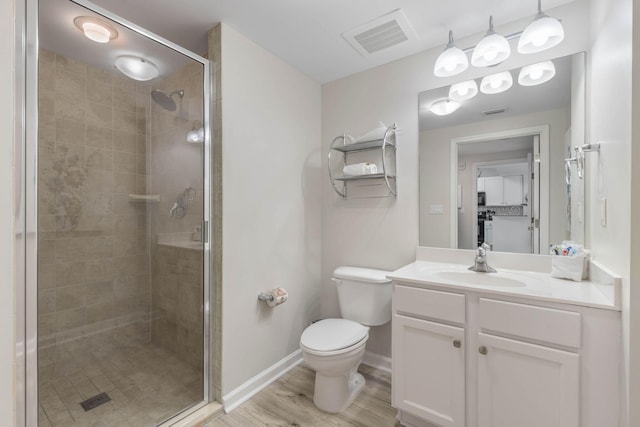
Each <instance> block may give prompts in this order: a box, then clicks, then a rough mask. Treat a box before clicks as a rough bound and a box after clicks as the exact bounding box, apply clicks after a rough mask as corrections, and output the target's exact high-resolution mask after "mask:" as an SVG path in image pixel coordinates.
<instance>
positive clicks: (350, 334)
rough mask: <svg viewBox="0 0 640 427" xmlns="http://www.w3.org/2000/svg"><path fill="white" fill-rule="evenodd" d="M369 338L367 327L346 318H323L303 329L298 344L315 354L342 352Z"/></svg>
mask: <svg viewBox="0 0 640 427" xmlns="http://www.w3.org/2000/svg"><path fill="white" fill-rule="evenodd" d="M368 338H369V328H368V327H366V326H363V325H361V324H360V323H358V322H354V321H352V320H348V319H325V320H321V321H319V322H316V323H314V324H312V325H311V326H309V327H308V328H307V329H305V330H304V332H303V333H302V336H301V337H300V346H301V347H302V348H303V349H305V350H306V351H308V352H310V353H313V354H316V355H331V354H339V353H344V352H347V351H349V350H351V349H352V348H353V347H354V346H357V345H358V344H363V343H365V342H366V341H367V339H368Z"/></svg>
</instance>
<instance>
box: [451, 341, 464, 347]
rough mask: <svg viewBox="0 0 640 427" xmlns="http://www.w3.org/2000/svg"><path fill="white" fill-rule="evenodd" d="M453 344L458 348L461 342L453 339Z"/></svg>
mask: <svg viewBox="0 0 640 427" xmlns="http://www.w3.org/2000/svg"><path fill="white" fill-rule="evenodd" d="M453 346H454V347H455V348H460V347H462V342H461V341H460V340H453Z"/></svg>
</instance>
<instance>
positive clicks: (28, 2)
mask: <svg viewBox="0 0 640 427" xmlns="http://www.w3.org/2000/svg"><path fill="white" fill-rule="evenodd" d="M69 1H71V2H73V3H75V4H77V5H79V6H82V7H85V8H87V9H88V10H90V11H92V12H94V13H96V14H98V15H102V16H104V17H105V18H107V19H110V20H112V21H114V22H117V23H118V24H120V25H122V26H124V27H126V28H128V29H130V30H132V31H134V32H135V33H138V34H140V35H141V36H143V37H146V38H148V39H150V40H153V41H155V42H157V43H159V44H161V45H163V46H165V47H167V48H169V49H172V50H174V51H176V52H178V53H180V54H182V55H184V56H186V57H188V58H190V59H192V60H194V61H196V62H199V63H201V64H202V65H203V86H202V90H203V95H204V96H203V102H204V105H203V111H204V117H203V126H204V129H205V132H204V135H205V139H204V145H203V155H204V159H203V167H204V174H203V179H204V182H203V185H204V195H203V204H204V206H203V220H204V224H203V225H204V226H205V227H203V232H204V233H205V235H204V237H205V241H204V242H203V246H204V251H203V257H204V258H203V280H204V286H203V293H204V295H203V298H204V307H203V350H204V351H203V372H202V375H203V376H202V383H203V401H202V402H200V403H197V404H195V405H193V406H191V407H189V408H187V409H185V410H183V411H182V412H180V413H178V414H176V415H175V416H174V417H173V418H171V419H170V420H168V421H166V422H165V423H163V424H161V425H162V426H165V425H171V424H172V423H174V422H176V421H179V420H180V419H181V418H184V417H187V416H189V415H191V414H192V413H194V412H196V411H197V410H199V409H201V408H202V407H204V406H206V405H207V404H208V403H210V402H213V401H214V400H215V399H216V396H215V395H214V387H213V383H212V378H213V377H212V369H213V366H214V364H213V361H212V360H211V357H213V355H214V354H215V351H214V348H213V346H214V345H215V342H214V340H212V339H211V331H212V330H213V327H212V324H211V323H212V322H213V318H212V313H211V310H212V307H213V306H214V305H213V301H211V298H212V295H213V293H212V291H211V287H210V283H211V281H210V277H211V274H210V272H211V243H212V236H211V229H212V227H211V226H210V225H211V224H212V222H211V219H212V218H211V190H212V182H211V179H212V174H211V163H212V162H211V101H212V94H213V88H214V86H213V78H212V71H213V68H214V67H212V64H211V62H210V61H209V60H208V59H206V58H204V57H202V56H200V55H197V54H195V53H193V52H191V51H189V50H187V49H185V48H183V47H181V46H178V45H177V44H175V43H173V42H171V41H169V40H166V39H165V38H163V37H160V36H159V35H157V34H154V33H152V32H150V31H148V30H146V29H144V28H142V27H140V26H138V25H136V24H134V23H132V22H130V21H128V20H126V19H124V18H122V17H120V16H118V15H116V14H113V13H111V12H109V11H108V10H106V9H103V8H101V7H100V6H97V5H95V4H93V3H91V2H89V1H86V0H69ZM38 2H39V0H15V11H16V12H15V14H16V16H15V18H16V19H15V22H16V24H15V25H16V28H15V36H16V54H15V55H16V70H15V71H16V79H15V80H16V82H15V88H16V99H15V109H16V127H15V131H16V134H15V141H14V144H15V147H16V151H17V154H16V155H20V159H19V160H21V162H20V166H23V167H24V170H19V169H20V168H18V167H16V173H15V178H16V179H17V180H18V181H19V182H21V186H20V190H21V191H20V197H21V199H20V200H19V201H16V202H15V206H16V211H17V212H18V214H17V215H16V223H17V224H16V236H19V235H20V236H22V239H19V238H18V237H16V241H15V245H14V248H15V253H16V259H15V261H16V262H15V265H16V280H15V281H16V306H17V310H16V350H15V352H16V394H17V399H16V425H18V426H22V425H26V426H32V425H37V424H38V331H37V325H38V304H37V297H38V283H37V268H38V259H37V254H38V232H37V230H38V222H37V218H38V216H37V212H38V205H37V198H38V23H39V19H38ZM22 76H24V78H22ZM21 269H23V270H21ZM23 308H24V311H23ZM22 387H24V389H22Z"/></svg>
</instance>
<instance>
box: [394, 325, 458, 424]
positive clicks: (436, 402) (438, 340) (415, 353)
mask: <svg viewBox="0 0 640 427" xmlns="http://www.w3.org/2000/svg"><path fill="white" fill-rule="evenodd" d="M392 327H393V332H392V340H393V375H392V388H393V390H392V391H393V404H394V406H395V407H396V408H398V409H401V410H403V411H406V412H408V413H410V414H413V415H415V416H417V417H420V418H423V419H425V420H427V421H430V422H433V423H436V424H438V425H440V426H443V427H454V426H455V427H464V425H465V419H464V416H465V380H464V378H465V377H464V373H465V371H464V339H463V338H464V329H462V328H458V327H455V326H448V325H443V324H440V323H434V322H428V321H426V320H419V319H414V318H411V317H406V316H401V315H397V314H396V315H394V316H393V326H392Z"/></svg>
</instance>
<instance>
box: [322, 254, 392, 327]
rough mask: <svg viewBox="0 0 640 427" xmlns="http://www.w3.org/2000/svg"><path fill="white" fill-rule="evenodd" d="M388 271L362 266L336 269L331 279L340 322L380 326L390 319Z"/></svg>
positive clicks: (389, 281)
mask: <svg viewBox="0 0 640 427" xmlns="http://www.w3.org/2000/svg"><path fill="white" fill-rule="evenodd" d="M390 273H391V272H390V271H384V270H376V269H372V268H362V267H349V266H342V267H338V268H336V269H335V270H334V272H333V280H334V281H335V282H336V288H337V290H338V302H339V304H340V312H341V313H342V317H343V318H344V319H349V320H353V321H355V322H358V323H360V324H362V325H366V326H378V325H384V324H385V323H387V322H388V321H389V320H391V279H387V274H390Z"/></svg>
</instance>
